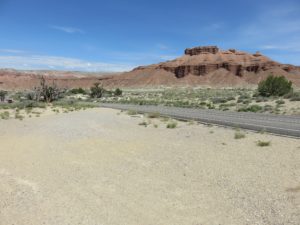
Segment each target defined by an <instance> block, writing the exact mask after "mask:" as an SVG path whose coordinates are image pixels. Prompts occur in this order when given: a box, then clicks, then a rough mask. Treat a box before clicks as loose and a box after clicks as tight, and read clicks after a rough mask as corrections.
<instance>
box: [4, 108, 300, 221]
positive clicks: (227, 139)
mask: <svg viewBox="0 0 300 225" xmlns="http://www.w3.org/2000/svg"><path fill="white" fill-rule="evenodd" d="M144 120H145V121H148V120H149V119H147V118H141V116H135V117H130V116H128V115H126V114H125V113H121V114H119V113H118V111H116V110H112V109H91V110H87V111H81V112H73V113H68V114H58V115H46V116H41V117H39V118H31V119H25V120H24V121H18V120H8V121H0V129H1V133H0V143H1V145H0V224H1V225H8V224H18V225H19V224H20V225H23V224H24V225H25V224H26V225H29V224H30V225H32V224H34V225H35V224H37V225H40V224H47V225H48V224H60V225H65V224H72V225H74V224H92V225H93V224H95V225H96V224H97V225H98V224H105V225H120V224H122V225H206V224H207V225H219V224H222V225H227V224H228V225H244V224H245V225H246V224H247V225H254V224H257V225H262V224H270V225H277V224H278V225H279V224H280V225H282V224H284V225H285V224H290V225H292V224H293V225H299V221H300V214H299V212H300V164H299V162H300V142H299V140H297V139H292V138H285V137H278V136H272V135H268V134H257V133H252V132H245V131H243V132H244V133H245V135H246V137H245V138H243V139H239V140H237V139H234V134H235V132H236V131H234V130H232V129H225V128H219V127H209V126H204V125H198V124H193V125H190V124H188V123H182V122H178V127H177V128H176V129H167V128H166V123H167V122H162V121H160V120H159V119H152V120H151V121H148V122H151V124H150V125H149V126H148V127H143V126H139V125H138V124H139V123H140V122H142V121H144ZM154 124H155V125H157V126H158V128H155V127H154ZM258 140H261V141H270V142H271V146H269V147H264V148H262V147H258V146H257V141H258Z"/></svg>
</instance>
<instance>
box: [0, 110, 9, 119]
mask: <svg viewBox="0 0 300 225" xmlns="http://www.w3.org/2000/svg"><path fill="white" fill-rule="evenodd" d="M9 117H10V114H9V112H7V111H5V112H2V113H0V118H1V119H3V120H8V119H9Z"/></svg>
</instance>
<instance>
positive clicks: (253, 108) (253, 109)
mask: <svg viewBox="0 0 300 225" xmlns="http://www.w3.org/2000/svg"><path fill="white" fill-rule="evenodd" d="M262 109H263V107H261V106H260V105H251V106H249V107H244V108H240V109H239V110H238V111H239V112H259V111H261V110H262Z"/></svg>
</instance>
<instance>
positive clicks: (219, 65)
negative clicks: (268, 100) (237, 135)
mask: <svg viewBox="0 0 300 225" xmlns="http://www.w3.org/2000/svg"><path fill="white" fill-rule="evenodd" d="M269 74H273V75H283V76H285V77H287V78H288V79H289V80H291V81H292V82H293V83H294V85H295V86H298V87H299V86H300V68H299V67H297V66H293V65H286V64H280V63H278V62H275V61H273V60H272V59H270V58H268V57H266V56H264V55H262V54H261V53H259V52H256V53H254V54H250V53H247V52H242V51H238V50H235V49H229V50H227V51H223V50H220V49H219V48H218V47H216V46H205V47H196V48H192V49H186V50H185V54H184V55H183V56H182V57H180V58H177V59H174V60H172V61H167V62H163V63H159V64H155V65H150V66H142V67H138V68H136V69H134V70H133V71H131V72H128V73H124V74H122V75H120V76H116V77H113V78H112V79H108V80H105V82H104V83H106V84H107V85H112V86H125V87H126V86H139V87H143V86H158V85H164V86H174V85H175V86H198V85H206V86H212V87H226V86H229V87H232V86H236V87H247V86H248V87H249V86H253V85H256V84H257V83H259V82H260V81H261V80H263V79H265V78H266V77H267V76H268V75H269Z"/></svg>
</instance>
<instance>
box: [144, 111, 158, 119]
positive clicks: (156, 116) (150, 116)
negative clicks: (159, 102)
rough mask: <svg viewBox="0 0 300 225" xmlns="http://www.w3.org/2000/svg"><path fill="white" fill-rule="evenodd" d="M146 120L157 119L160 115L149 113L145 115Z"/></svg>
mask: <svg viewBox="0 0 300 225" xmlns="http://www.w3.org/2000/svg"><path fill="white" fill-rule="evenodd" d="M147 117H148V118H152V119H153V118H159V117H160V113H159V112H154V113H149V114H148V115H147Z"/></svg>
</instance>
